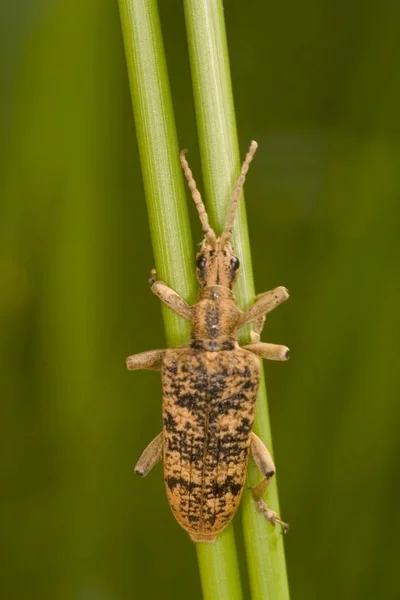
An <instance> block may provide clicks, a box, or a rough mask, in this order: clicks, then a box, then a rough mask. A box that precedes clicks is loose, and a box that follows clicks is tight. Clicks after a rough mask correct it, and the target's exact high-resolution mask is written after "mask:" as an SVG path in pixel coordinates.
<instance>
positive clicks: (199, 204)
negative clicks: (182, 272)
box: [179, 150, 217, 243]
mask: <svg viewBox="0 0 400 600" xmlns="http://www.w3.org/2000/svg"><path fill="white" fill-rule="evenodd" d="M186 153H187V150H181V151H180V153H179V158H180V159H181V165H182V169H183V172H184V173H185V177H186V179H187V182H188V184H189V189H190V192H191V194H192V198H193V200H194V203H195V205H196V208H197V212H198V213H199V218H200V223H201V226H202V229H203V232H204V236H205V237H206V238H207V239H208V240H209V241H210V242H211V243H215V241H216V239H217V238H216V235H215V233H214V231H213V230H212V229H211V227H210V223H209V221H208V215H207V211H206V207H205V206H204V203H203V200H202V199H201V195H200V192H199V190H198V189H197V186H196V182H195V180H194V178H193V173H192V171H191V168H190V167H189V164H188V161H187V160H186V156H185V155H186Z"/></svg>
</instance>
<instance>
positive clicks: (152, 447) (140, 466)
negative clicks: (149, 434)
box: [135, 431, 163, 477]
mask: <svg viewBox="0 0 400 600" xmlns="http://www.w3.org/2000/svg"><path fill="white" fill-rule="evenodd" d="M162 449H163V433H162V431H161V433H159V434H158V436H157V437H155V438H154V440H153V441H151V442H150V444H149V445H148V446H146V448H145V449H144V451H143V452H142V455H141V457H140V458H139V460H138V461H137V463H136V465H135V473H136V475H139V476H140V477H145V476H146V475H147V474H148V473H149V472H150V471H151V469H152V468H153V467H154V465H156V464H157V463H158V461H160V460H161V458H162Z"/></svg>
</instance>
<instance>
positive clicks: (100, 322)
mask: <svg viewBox="0 0 400 600" xmlns="http://www.w3.org/2000/svg"><path fill="white" fill-rule="evenodd" d="M160 4H161V7H160V8H161V19H162V27H163V33H164V38H165V46H166V52H167V58H168V67H169V74H170V81H171V86H172V95H173V101H174V108H175V115H176V120H177V126H178V132H179V142H180V145H181V146H185V147H189V148H190V149H191V163H192V166H193V168H194V169H195V172H196V173H197V177H196V178H197V179H198V180H200V176H199V174H200V165H199V158H198V150H197V148H198V146H197V141H196V131H195V120H194V110H193V100H192V93H191V87H190V74H189V66H188V58H187V48H186V41H185V31H184V21H183V11H182V6H181V2H180V1H178V0H163V2H161V3H160ZM225 15H226V24H227V34H228V42H229V47H230V58H231V68H232V79H233V88H234V94H235V102H236V112H237V122H238V130H239V138H240V147H241V150H242V153H244V152H245V150H246V148H247V145H248V142H249V140H250V139H253V138H255V139H257V141H258V142H259V151H258V154H257V157H256V160H255V162H254V163H253V165H252V167H251V172H250V175H249V178H248V183H247V184H246V199H247V210H248V217H249V226H250V235H251V242H252V254H253V262H254V271H255V278H256V284H257V290H258V291H264V290H266V289H270V288H271V287H274V286H276V285H286V286H287V287H288V288H289V289H290V292H291V299H290V302H289V303H287V304H286V305H285V306H283V307H281V308H280V309H279V310H277V311H276V313H274V314H273V315H272V316H271V318H270V319H269V323H268V328H267V337H268V339H269V340H270V341H275V342H278V343H284V344H287V345H288V346H289V347H290V348H291V350H292V360H291V361H290V362H289V363H287V364H283V365H281V364H271V363H269V364H267V365H266V372H267V378H268V392H269V404H270V412H271V419H272V430H273V436H274V453H275V458H276V463H277V467H278V469H279V487H280V501H281V511H282V514H283V515H284V517H285V519H286V520H288V521H289V522H290V523H291V531H290V534H289V535H288V536H287V538H286V553H287V561H288V571H289V581H290V586H291V591H292V597H293V599H301V600H302V599H307V600H317V599H318V600H320V599H321V598H323V599H324V600H330V599H334V598H335V599H336V598H341V599H345V600H346V599H349V600H350V599H354V600H356V599H363V600H368V599H372V598H374V599H376V598H396V597H399V595H400V584H399V578H398V561H399V543H398V540H399V537H400V520H399V510H398V503H399V500H398V498H399V493H400V486H399V468H398V467H399V461H398V438H399V433H398V432H399V427H400V407H399V404H400V403H399V400H400V394H399V392H400V390H399V367H398V360H399V350H398V337H399V333H400V322H399V321H400V318H399V300H398V297H399V250H400V244H399V225H400V208H399V207H400V168H399V165H400V120H399V107H400V70H399V64H400V38H399V34H398V31H399V22H400V21H399V19H400V4H399V3H394V2H391V1H390V0H382V2H380V3H379V4H377V3H376V2H372V1H371V0H367V1H365V0H364V1H362V2H361V1H360V0H351V1H350V2H337V0H323V1H322V2H316V1H315V0H305V1H304V2H302V3H301V4H299V3H298V2H296V1H295V0H288V2H285V3H276V2H261V1H260V2H257V3H251V4H247V5H244V4H243V2H241V0H229V1H226V3H225ZM0 16H1V19H0V20H1V25H0V54H1V57H2V58H1V71H0V96H1V111H0V124H1V136H0V137H1V139H0V186H1V199H0V206H1V220H0V315H1V316H0V319H1V331H0V333H1V350H0V352H1V354H0V377H1V384H0V390H1V401H0V427H1V431H0V463H1V470H0V477H1V489H0V591H1V597H2V598H7V599H8V600H14V599H15V600H24V599H25V598H30V599H32V600H34V599H39V598H40V599H41V600H53V599H54V598H57V599H60V600H108V599H113V600H125V599H128V598H156V597H157V598H165V599H168V598H174V599H180V598H182V599H186V598H200V586H199V579H198V574H197V565H196V557H195V550H194V547H193V545H192V544H191V543H190V542H189V540H188V538H187V536H186V534H185V533H184V532H183V531H182V530H181V529H180V528H179V526H178V525H177V524H176V523H175V522H174V520H173V518H172V516H171V514H170V510H169V508H168V506H167V503H166V500H165V495H164V490H163V483H162V478H161V469H160V467H157V468H156V469H155V470H154V472H152V474H151V476H149V477H148V478H147V479H145V480H139V479H137V478H135V477H134V476H133V465H134V463H135V461H136V459H137V457H138V456H139V454H140V452H141V451H142V449H143V448H144V446H145V445H146V444H147V443H148V442H149V441H150V439H152V437H154V436H155V435H156V434H157V433H158V431H159V429H160V422H161V418H160V402H161V389H160V381H159V377H158V376H157V374H154V373H151V372H138V373H134V374H132V373H128V372H127V371H126V370H125V365H124V358H125V356H127V355H128V354H131V353H135V352H139V351H142V350H146V349H151V348H156V347H163V346H164V339H163V329H162V321H161V313H160V307H159V305H158V302H157V300H156V299H155V298H153V297H152V296H151V294H150V293H149V290H148V286H147V278H148V273H149V269H150V268H151V267H152V265H153V259H152V252H151V245H150V240H149V233H148V227H147V217H146V209H145V202H144V194H143V187H142V180H141V174H140V167H139V160H138V153H137V146H136V140H135V130H134V125H133V118H132V110H131V105H130V96H129V90H128V83H127V74H126V69H125V62H124V53H123V46H122V41H121V33H120V26H119V16H118V8H117V3H116V2H108V1H107V0H68V1H66V0H58V1H57V0H17V1H15V2H4V3H1V7H0ZM192 215H193V211H192ZM194 227H195V231H194V239H195V240H196V241H199V240H200V231H199V226H198V225H197V223H195V225H194ZM264 338H265V335H264ZM238 520H239V518H238V519H237V521H238Z"/></svg>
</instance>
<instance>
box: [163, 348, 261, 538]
mask: <svg viewBox="0 0 400 600" xmlns="http://www.w3.org/2000/svg"><path fill="white" fill-rule="evenodd" d="M162 382H163V395H164V400H163V422H164V438H163V439H164V448H163V453H164V479H165V485H166V490H167V497H168V501H169V503H170V505H171V508H172V511H173V513H174V515H175V517H176V519H177V520H178V522H179V523H180V524H181V525H182V527H184V529H186V530H187V531H188V532H189V533H190V535H191V537H192V539H193V540H194V541H213V539H214V538H215V537H216V535H217V534H218V533H219V532H220V531H221V530H222V529H224V527H225V526H226V525H227V524H228V523H229V521H230V520H231V519H232V517H233V515H234V514H235V512H236V509H237V507H238V505H239V501H240V497H241V494H242V490H243V485H244V482H245V479H246V473H247V460H248V453H249V445H250V433H251V430H252V426H253V421H254V411H255V400H256V395H257V389H258V383H259V363H258V359H257V358H256V357H255V356H254V355H253V354H251V353H250V352H248V351H247V350H244V349H243V348H239V347H236V348H235V350H234V351H219V352H204V351H198V350H193V349H192V348H190V347H188V348H184V349H174V350H167V352H166V354H165V357H164V360H163V366H162Z"/></svg>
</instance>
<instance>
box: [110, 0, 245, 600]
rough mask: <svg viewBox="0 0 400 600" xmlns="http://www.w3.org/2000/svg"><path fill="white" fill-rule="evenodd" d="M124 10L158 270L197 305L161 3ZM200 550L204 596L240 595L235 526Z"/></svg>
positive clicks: (136, 0) (139, 0)
mask: <svg viewBox="0 0 400 600" xmlns="http://www.w3.org/2000/svg"><path fill="white" fill-rule="evenodd" d="M119 8H120V16H121V24H122V31H123V38H124V45H125V54H126V61H127V68H128V74H129V82H130V89H131V95H132V105H133V112H134V117H135V124H136V132H137V139H138V145H139V152H140V160H141V166H142V173H143V181H144V187H145V193H146V202H147V208H148V215H149V223H150V230H151V238H152V243H153V250H154V258H155V264H156V269H157V273H158V276H159V278H160V279H162V280H164V281H166V282H167V283H168V284H169V285H170V286H171V287H172V288H174V289H175V290H176V291H177V292H178V293H179V294H181V295H182V296H183V297H184V298H185V299H186V300H188V301H189V302H194V301H195V297H196V288H197V286H196V282H195V276H194V262H193V245H192V239H191V234H190V228H189V219H188V213H187V204H186V196H185V191H184V187H183V178H182V173H181V170H180V164H179V150H178V143H177V136H176V129H175V121H174V115H173V109H172V102H171V95H170V91H169V83H168V75H167V67H166V60H165V55H164V48H163V43H162V36H161V29H160V23H159V15H158V9H157V3H156V1H155V0H119ZM163 317H164V324H165V332H166V337H167V342H168V345H173V346H175V345H178V344H182V343H185V342H186V341H187V340H188V335H189V326H188V324H187V323H186V322H184V320H183V319H181V318H180V317H178V316H177V315H176V314H175V313H173V312H172V311H171V310H169V309H166V308H165V307H164V308H163ZM197 550H198V561H199V568H200V576H201V582H202V588H203V595H204V598H206V599H210V600H211V599H212V598H218V599H221V600H222V599H226V600H240V598H241V597H242V594H241V585H240V578H239V570H238V563H237V557H236V549H235V542H234V536H233V530H232V527H230V528H228V530H227V531H226V533H225V534H224V535H223V536H221V537H220V538H219V539H218V541H217V542H216V543H215V544H213V545H207V544H197Z"/></svg>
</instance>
